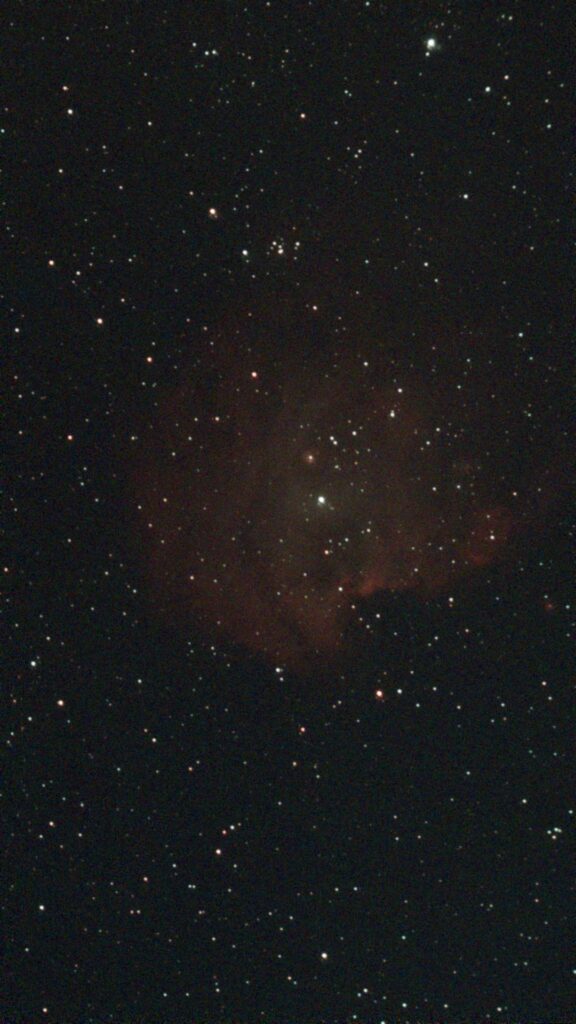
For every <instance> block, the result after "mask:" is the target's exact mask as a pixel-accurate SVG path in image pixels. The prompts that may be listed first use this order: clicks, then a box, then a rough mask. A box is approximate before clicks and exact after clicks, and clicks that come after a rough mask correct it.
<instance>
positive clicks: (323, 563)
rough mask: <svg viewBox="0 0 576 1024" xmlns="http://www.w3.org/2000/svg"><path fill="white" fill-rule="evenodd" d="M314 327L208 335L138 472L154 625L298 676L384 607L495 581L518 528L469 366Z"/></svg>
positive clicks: (226, 329) (254, 326)
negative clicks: (387, 599)
mask: <svg viewBox="0 0 576 1024" xmlns="http://www.w3.org/2000/svg"><path fill="white" fill-rule="evenodd" d="M309 330H310V328H309V312H308V311H305V312H303V313H302V315H301V316H297V317H294V316H293V315H292V314H291V315H290V317H289V318H288V324H287V326H286V324H284V325H281V327H280V328H279V327H278V318H277V317H275V318H270V317H269V316H267V314H266V311H265V310H264V311H263V310H260V311H259V312H257V313H256V312H254V311H246V312H245V313H243V314H241V315H239V316H238V317H237V318H236V319H234V320H233V321H232V320H230V321H228V322H227V323H226V324H224V325H223V326H222V327H221V329H220V330H216V331H213V332H212V333H211V334H208V335H207V336H206V337H205V338H203V339H202V343H201V347H200V348H196V350H195V358H194V360H193V361H191V362H190V364H189V366H188V367H187V369H186V370H185V371H184V372H183V373H182V374H181V376H180V378H179V380H178V381H177V382H176V383H175V385H174V386H173V387H172V388H170V387H169V388H167V389H166V390H165V392H164V394H163V395H162V397H161V399H160V400H159V403H158V407H157V412H156V413H155V415H154V417H153V420H152V422H151V423H149V425H148V429H147V431H145V432H144V441H143V444H142V447H141V449H140V451H139V453H138V455H137V456H136V457H135V459H134V460H133V463H132V466H131V472H130V489H131V501H132V507H136V509H137V522H136V524H135V526H134V536H135V538H136V540H137V549H138V554H139V558H140V560H141V564H142V566H143V569H144V573H145V577H146V580H147V587H148V592H149V598H150V604H151V606H152V607H153V608H154V609H155V610H156V612H157V613H158V614H160V615H161V616H162V617H163V618H164V619H165V620H167V621H170V622H171V623H173V624H174V625H177V626H184V627H185V628H189V627H191V626H194V627H195V628H196V629H198V628H199V629H200V630H203V631H205V633H206V634H207V635H217V636H219V637H221V638H224V639H227V640H228V641H231V642H232V643H234V644H238V645H240V646H241V647H244V648H247V649H249V650H250V651H252V652H254V653H256V654H259V655H262V656H264V657H265V658H266V659H268V660H270V661H272V662H273V663H275V664H277V665H282V666H288V667H291V668H295V669H298V668H306V666H309V665H310V664H311V662H312V661H314V659H317V658H320V659H322V660H324V661H326V660H328V659H331V658H333V657H335V656H337V655H338V654H339V653H341V652H342V651H345V649H346V643H347V640H346V638H347V636H348V633H349V626H350V623H351V622H352V621H353V620H354V617H355V616H357V614H358V608H359V606H360V607H361V605H362V602H363V601H365V600H366V599H367V598H369V597H371V596H372V595H375V594H377V593H379V592H393V591H408V590H410V591H414V592H417V593H418V594H420V595H422V598H423V599H426V597H427V596H429V595H433V594H438V593H441V592H442V591H445V590H446V589H447V588H449V587H450V586H451V585H453V583H454V581H455V580H457V579H459V578H461V577H464V576H466V575H467V574H470V573H477V572H479V571H482V570H484V569H485V568H486V567H487V566H488V565H490V564H491V563H492V562H493V561H494V560H495V559H498V558H499V557H501V556H502V553H503V551H504V549H505V547H506V545H507V542H508V540H509V537H510V535H511V532H512V531H513V529H514V525H515V517H516V514H515V512H513V511H512V509H513V507H514V501H515V498H514V496H513V491H512V486H513V485H510V486H509V485H508V483H505V484H504V485H503V484H502V475H501V474H499V473H498V472H497V471H496V468H495V465H494V460H493V458H492V457H491V455H490V450H489V448H488V445H487V439H488V438H490V437H492V438H494V436H495V430H496V429H497V426H498V424H495V423H494V422H492V421H489V417H488V415H487V409H488V405H484V404H483V401H482V393H481V389H479V390H477V391H476V392H475V393H474V394H473V396H470V395H469V394H468V395H466V394H464V395H463V394H462V389H461V386H460V387H459V386H458V385H459V383H460V384H461V380H462V378H461V376H460V368H461V364H460V363H459V362H458V360H454V359H453V358H452V357H450V360H449V361H448V362H447V363H446V366H445V367H444V368H443V367H442V365H441V363H437V362H435V363H434V368H435V372H434V371H431V370H430V366H429V362H427V361H426V360H421V362H420V365H419V369H418V370H416V369H415V368H414V361H413V360H412V359H411V358H409V357H407V356H406V355H404V356H402V357H400V356H398V353H397V349H396V350H395V348H394V345H393V343H392V341H391V340H390V339H387V338H382V337H378V336H376V337H374V336H372V337H368V338H364V340H363V341H362V343H360V342H355V343H354V342H351V341H350V339H349V338H347V339H346V344H345V345H344V344H337V345H335V344H334V343H333V342H331V343H330V342H329V341H327V340H326V339H322V338H320V340H319V336H318V333H316V335H315V336H314V339H313V343H311V342H310V340H309V338H308V337H307V335H308V333H309ZM393 340H394V339H393ZM440 340H441V339H440ZM433 342H434V347H437V345H438V342H439V339H438V337H437V335H436V336H435V337H434V339H433Z"/></svg>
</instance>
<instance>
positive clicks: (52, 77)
mask: <svg viewBox="0 0 576 1024" xmlns="http://www.w3.org/2000/svg"><path fill="white" fill-rule="evenodd" d="M4 17H5V24H4V29H3V33H2V44H1V47H2V64H3V70H4V80H5V85H6V90H5V94H6V99H5V102H4V103H3V112H2V126H3V135H2V139H3V162H4V167H5V184H4V201H5V231H4V238H5V244H6V246H7V253H6V256H5V259H4V261H3V262H4V270H5V283H4V288H3V293H4V309H5V312H6V315H7V319H6V326H5V329H4V352H5V359H4V380H5V382H6V388H5V397H6V398H7V402H6V404H5V408H6V410H7V415H6V417H5V423H6V426H7V430H6V450H7V453H8V462H7V465H8V474H7V476H8V480H7V483H8V486H7V488H6V492H5V512H4V517H3V518H4V523H5V528H6V533H7V538H8V549H9V550H8V553H7V555H6V571H5V573H4V584H5V587H4V593H5V607H6V611H7V614H6V616H5V622H6V625H7V632H6V641H7V642H6V643H5V652H6V659H5V663H6V667H7V674H6V682H5V684H4V688H3V698H4V699H3V704H4V715H3V719H4V726H5V728H4V734H5V736H4V745H3V748H4V757H3V786H2V805H3V821H4V826H3V840H2V843H3V852H4V859H5V863H4V867H3V872H2V877H3V882H2V893H3V899H2V902H3V911H4V915H3V919H4V930H3V934H4V940H3V945H4V950H3V955H4V961H5V966H4V970H3V980H2V990H3V991H2V997H1V1002H0V1010H1V1015H2V1020H3V1021H6V1022H10V1024H16V1022H22V1024H24V1022H32V1021H36V1020H48V1021H54V1022H57V1024H64V1022H66V1021H70V1022H76V1021H78V1022H80V1021H82V1022H85V1021H94V1022H104V1021H111V1022H121V1021H130V1022H133V1021H142V1022H144V1021H146V1022H150V1024H152V1022H164V1021H166V1022H177V1021H184V1020H186V1021H188V1020H189V1021H194V1022H195V1021H198V1022H199V1021H204V1020H205V1021H210V1022H212V1021H213V1022H217V1021H222V1022H223V1021H232V1020H234V1021H238V1022H249V1021H269V1022H273V1024H276V1022H277V1024H281V1022H286V1024H288V1022H302V1024H313V1022H314V1024H316V1022H318V1024H320V1022H323V1021H325V1022H337V1021H349V1020H350V1021H351V1020H358V1021H360V1022H372V1021H381V1020H385V1021H387V1022H393V1021H396V1020H398V1021H408V1022H416V1021H430V1020H433V1021H440V1020H445V1021H450V1022H457V1021H466V1022H470V1021H474V1020H476V1019H477V1020H482V1019H487V1018H490V1019H494V1020H501V1021H523V1022H524V1021H532V1022H537V1021H540V1022H542V1024H544V1022H550V1021H569V1020H571V1019H573V1017H574V1006H575V1004H574V980H575V977H576V960H575V958H574V952H573V947H574V938H575V936H574V927H573V916H574V904H573V893H572V886H573V866H574V846H573V839H572V835H573V827H574V818H573V816H574V807H575V800H574V782H575V779H574V750H573V716H574V699H573V680H574V668H573V646H572V639H571V632H570V627H571V621H572V617H573V604H571V601H573V594H572V593H571V578H572V573H571V557H572V556H571V549H570V544H569V540H570V530H569V522H568V515H567V513H568V509H569V503H568V501H567V490H566V483H567V462H566V458H565V453H566V450H567V438H568V435H569V429H570V412H571V402H570V396H569V390H568V386H569V383H570V378H571V353H570V349H569V337H570V336H569V329H568V323H569V313H570V299H569V294H570V292H569V273H568V241H569V234H570V227H571V221H570V216H569V213H568V185H567V179H568V161H569V154H570V143H569V133H568V132H569V125H568V110H569V91H570V76H569V69H568V49H569V36H570V30H571V25H570V18H569V5H563V4H557V3H550V4H547V5H541V4H532V3H530V2H522V3H516V2H513V0H510V2H507V3H500V2H498V3H496V2H495V3H463V2H459V3H420V2H414V3H377V2H375V0H373V2H372V3H361V2H336V3H334V4H328V3H326V4H324V3H320V2H313V3H312V2H310V3H298V4H297V3H288V2H286V3H284V2H280V0H272V2H270V3H261V2H253V3H249V4H248V5H246V6H245V5H244V4H242V3H233V2H228V3H224V2H214V0H212V2H210V3H197V4H188V3H186V4H181V3H177V2H175V3H174V4H171V5H169V6H168V5H163V4H160V3H155V2H150V3H147V4H138V3H131V2H130V3H115V4H106V3H96V2H93V3H83V2H76V3H74V4H67V3H54V4H43V5H31V4H28V5H27V4H14V3H13V4H11V5H7V7H6V8H5V11H4ZM429 39H434V40H436V45H435V46H434V47H432V48H430V47H429V46H428V45H427V40H429ZM213 51H217V52H216V53H214V52H213ZM65 86H66V87H67V88H66V89H65V88H64V87H65ZM487 89H489V91H487ZM69 111H70V112H69ZM301 114H305V115H306V116H305V117H304V118H303V117H301ZM359 150H361V151H362V152H361V153H360V154H358V151H359ZM466 197H467V198H466ZM211 208H215V209H216V210H217V211H218V216H217V218H212V217H211V216H210V215H209V212H208V211H209V210H210V209H211ZM293 231H295V232H296V234H297V237H298V239H299V240H301V248H302V259H301V260H300V259H294V258H293V254H292V252H291V251H290V252H287V253H286V258H283V257H282V256H279V255H278V254H276V253H274V252H273V251H271V243H272V241H273V240H274V239H277V238H280V237H284V238H288V239H290V238H291V237H292V235H291V232H293ZM243 253H247V255H243ZM366 260H368V261H369V262H366ZM363 288H365V290H366V294H367V295H368V296H370V295H374V294H376V293H377V294H379V295H380V296H382V294H384V296H385V300H386V306H387V318H388V319H387V323H386V330H387V332H388V334H390V333H391V332H392V333H393V332H394V331H400V332H404V333H405V334H409V333H410V330H411V329H412V327H413V325H414V324H415V323H422V322H426V321H428V320H434V319H435V318H436V319H438V320H439V321H440V320H443V321H446V320H449V321H450V323H451V324H452V325H454V326H453V328H452V337H451V345H452V346H453V350H454V351H455V352H456V353H457V354H454V356H453V358H454V359H455V360H456V359H461V358H462V360H463V362H464V361H465V357H464V353H465V352H467V351H468V349H467V348H466V346H471V348H470V353H471V358H473V360H474V366H475V368H476V372H477V375H478V380H480V379H481V378H482V377H483V375H488V376H489V379H490V381H491V382H492V386H493V387H494V389H495V391H496V392H497V394H498V399H499V401H500V402H501V403H502V406H503V407H507V406H508V407H509V410H510V412H511V415H513V416H514V417H515V418H516V420H518V421H520V422H522V423H524V435H523V436H524V441H525V444H526V445H527V446H528V449H529V450H530V452H531V453H536V455H535V457H534V458H533V459H532V463H533V465H534V466H538V467H539V468H538V472H539V473H541V472H542V467H543V466H547V465H550V466H554V473H553V476H552V477H551V480H552V483H551V484H550V486H552V489H553V491H554V501H553V502H552V504H551V509H552V510H551V511H550V512H549V513H547V515H546V516H545V523H544V525H543V526H542V525H541V526H540V527H539V530H538V531H537V536H536V538H534V537H533V538H532V542H531V543H530V544H529V545H525V546H524V547H523V548H522V549H521V551H520V553H517V554H516V556H515V558H514V559H513V563H512V564H507V565H506V566H499V565H494V566H493V567H492V568H491V569H488V570H487V571H486V572H485V573H484V574H482V575H480V576H479V577H476V578H475V579H474V581H473V582H466V581H463V582H462V583H461V584H460V585H459V588H458V591H457V599H456V602H455V606H454V608H452V609H449V608H448V605H447V602H446V599H445V598H435V599H431V600H428V601H424V602H423V601H422V600H420V599H417V598H416V597H415V596H410V595H406V594H404V595H394V594H389V595H384V596H383V597H376V598H373V599H372V603H371V604H370V606H369V608H368V609H367V611H368V612H370V611H374V610H378V612H379V613H380V615H381V619H380V620H379V621H380V622H381V623H385V625H384V624H382V625H381V626H380V628H379V631H377V632H376V635H375V637H374V638H373V640H372V641H371V643H370V644H369V645H367V646H366V647H365V648H364V649H363V652H362V653H361V655H360V656H358V657H357V659H356V662H355V664H354V666H350V667H349V668H348V669H347V670H346V672H344V673H340V674H339V675H338V676H337V677H335V678H334V680H333V681H331V682H326V680H323V681H322V684H321V685H320V683H318V682H316V681H315V680H314V679H305V678H301V677H298V676H291V675H290V673H287V674H286V675H285V676H284V677H283V679H282V681H279V680H278V677H277V674H275V673H274V670H273V668H272V667H271V666H269V665H267V664H265V663H264V662H260V661H259V660H258V659H257V658H255V657H253V656H248V655H246V654H245V655H243V654H242V653H241V652H240V654H239V653H238V652H234V653H233V654H232V655H231V653H230V648H229V646H227V644H226V643H225V642H224V641H222V643H219V642H215V643H210V642H208V641H207V640H206V639H203V638H202V637H201V636H196V635H194V634H193V633H191V634H190V635H188V636H186V635H182V633H181V632H178V631H172V630H170V628H169V627H168V626H167V625H166V624H163V623H162V622H161V621H159V620H157V619H156V618H155V616H154V614H153V610H151V608H150V606H149V603H148V602H146V601H145V600H144V599H143V597H142V581H141V578H140V567H139V565H138V562H137V559H135V558H134V557H133V548H132V544H131V537H130V514H129V513H130V510H129V509H127V498H126V489H125V473H126V465H127V460H128V461H129V457H130V456H129V452H130V437H131V436H132V435H133V434H135V433H138V432H139V431H141V430H142V429H143V425H144V428H146V427H147V429H154V428H153V423H154V415H155V412H156V410H157V405H158V395H160V394H162V393H163V390H164V389H167V388H168V389H169V388H170V387H173V386H175V385H176V384H177V381H178V379H179V374H180V373H181V372H182V370H183V368H185V367H186V366H189V365H191V364H192V365H195V366H196V367H197V368H198V370H199V372H200V373H201V372H202V360H201V354H200V353H201V346H200V343H199V339H200V338H201V337H202V332H203V330H204V329H205V328H206V327H210V326H211V325H214V324H219V323H221V322H222V321H223V320H224V319H225V317H226V316H227V315H228V314H229V312H230V310H236V309H238V308H240V307H242V305H243V304H246V303H249V302H250V301H251V300H252V298H253V297H254V296H256V297H258V296H261V295H267V294H274V292H275V289H281V290H282V294H285V293H286V292H290V291H292V292H296V293H297V292H298V289H303V293H304V292H305V293H306V296H307V297H310V296H311V295H312V293H314V295H317V296H318V301H319V302H320V303H321V304H323V305H324V306H326V307H329V308H330V309H332V310H333V311H338V310H341V311H342V315H343V316H344V317H348V318H349V320H350V319H351V318H352V316H353V315H354V317H357V318H358V317H359V319H356V321H355V324H354V325H353V326H355V327H356V328H358V327H359V329H360V330H362V328H363V326H364V327H365V325H366V324H367V323H368V322H369V321H370V317H371V315H374V314H371V311H370V308H369V303H368V304H366V303H365V304H364V305H365V307H366V306H367V308H365V309H364V312H363V313H362V314H358V308H357V306H355V305H354V302H353V301H352V299H351V296H352V295H353V293H354V292H355V290H357V289H363ZM362 318H364V320H362ZM99 320H102V323H99V322H98V321H99ZM471 324H473V325H475V328H474V330H472V329H471V327H470V325H471ZM325 330H326V331H328V333H329V331H330V326H329V323H328V326H327V327H326V328H325ZM472 336H473V339H474V340H473V342H472V341H471V338H472ZM472 346H473V348H472ZM150 356H151V357H152V359H153V361H152V362H149V361H147V360H148V357H150ZM422 358H423V359H426V360H429V359H430V358H431V357H430V353H429V352H428V353H425V354H424V355H423V356H422ZM478 394H479V395H480V391H478ZM69 436H70V439H69ZM506 436H507V434H506V422H505V419H503V422H502V438H501V443H500V444H499V445H496V447H499V455H500V458H501V461H502V463H503V465H504V467H506V466H508V467H509V468H510V474H511V476H513V475H514V473H515V467H516V459H517V457H519V456H517V453H516V452H515V451H514V450H513V449H512V447H507V443H506ZM536 456H537V457H536ZM539 479H540V482H541V483H542V485H543V486H548V484H549V481H548V480H547V478H546V477H545V475H544V476H543V477H540V478H539ZM381 684H384V685H385V687H386V693H387V697H388V699H387V700H385V701H379V700H377V699H376V698H375V690H376V688H377V687H378V686H379V685H381ZM302 727H304V729H305V731H301V730H302ZM51 823H52V824H51ZM231 825H235V828H234V830H233V831H229V832H228V834H227V835H226V836H223V835H222V830H223V829H228V830H230V826H231ZM216 849H221V851H222V853H221V855H220V854H216V853H215V851H216ZM145 878H146V879H148V880H147V881H145V880H144V879H145ZM41 908H44V909H41ZM322 953H327V954H328V956H327V958H323V957H322V955H321V954H322Z"/></svg>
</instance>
